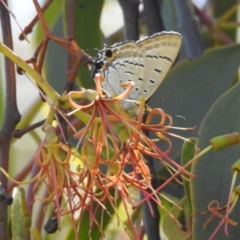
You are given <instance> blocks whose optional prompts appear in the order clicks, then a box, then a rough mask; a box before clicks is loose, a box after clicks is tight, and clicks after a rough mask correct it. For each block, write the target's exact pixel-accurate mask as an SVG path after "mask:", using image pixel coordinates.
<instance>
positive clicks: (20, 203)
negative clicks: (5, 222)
mask: <svg viewBox="0 0 240 240" xmlns="http://www.w3.org/2000/svg"><path fill="white" fill-rule="evenodd" d="M14 191H15V194H14V198H13V203H12V214H11V225H12V239H14V240H25V239H26V235H25V229H26V230H27V231H28V229H29V227H30V225H31V223H30V218H29V216H28V215H27V212H26V211H27V210H26V204H25V197H24V190H23V189H19V188H14Z"/></svg>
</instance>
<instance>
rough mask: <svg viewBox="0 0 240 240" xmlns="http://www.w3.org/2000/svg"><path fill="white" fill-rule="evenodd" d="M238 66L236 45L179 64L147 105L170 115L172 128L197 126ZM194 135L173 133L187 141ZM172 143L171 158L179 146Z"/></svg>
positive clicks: (186, 132) (190, 133) (182, 132)
mask: <svg viewBox="0 0 240 240" xmlns="http://www.w3.org/2000/svg"><path fill="white" fill-rule="evenodd" d="M239 64H240V46H239V45H232V46H227V47H218V48H214V49H211V50H209V51H206V52H205V53H204V54H203V56H202V57H200V58H197V59H192V60H185V61H182V62H181V63H179V64H178V65H177V66H175V67H174V68H173V69H172V70H171V71H170V72H169V74H168V75H167V77H166V79H165V80H164V81H163V83H162V84H161V86H160V87H159V89H158V90H157V91H156V93H155V94H154V95H153V97H152V98H151V99H150V101H149V102H148V105H149V106H150V107H160V108H162V109H163V110H164V111H166V112H167V113H168V114H171V115H172V117H173V121H174V126H179V127H193V126H199V125H200V123H201V121H202V119H203V118H204V116H205V115H206V113H207V112H208V110H209V109H210V108H211V106H212V104H213V103H214V102H215V101H216V100H217V99H218V98H219V97H220V96H221V95H222V94H223V93H224V92H225V91H226V90H227V89H228V88H229V86H230V85H231V82H232V80H233V78H234V76H235V74H236V72H237V70H238V67H239ZM162 99H163V100H164V101H161V100H162ZM175 115H180V116H183V117H184V118H185V119H184V120H183V118H177V117H175ZM197 131H198V129H196V130H194V131H175V133H176V134H179V135H181V136H184V137H186V138H189V137H191V136H194V135H195V136H196V135H197ZM172 142H173V151H172V154H171V156H172V157H174V156H175V155H176V154H179V152H180V151H181V145H182V144H181V143H180V142H179V139H172Z"/></svg>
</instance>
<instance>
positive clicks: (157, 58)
mask: <svg viewBox="0 0 240 240" xmlns="http://www.w3.org/2000/svg"><path fill="white" fill-rule="evenodd" d="M181 42H182V37H181V35H180V34H179V33H176V32H160V33H155V34H153V35H152V36H150V37H146V38H144V39H143V40H139V41H136V42H133V41H126V42H120V43H116V44H114V45H112V46H110V47H107V46H105V47H104V48H103V50H100V51H99V53H98V54H97V56H96V57H95V58H94V60H93V63H92V65H91V67H90V72H91V74H92V75H93V76H94V75H95V74H96V73H100V74H101V75H103V77H104V78H105V81H102V83H101V85H102V88H103V90H104V92H105V93H106V94H107V95H108V96H109V97H114V96H116V95H119V94H121V93H123V92H124V91H125V90H126V88H123V87H122V86H120V84H121V83H124V82H127V81H132V82H134V88H133V90H132V91H131V93H130V94H129V95H128V96H127V98H128V99H131V100H135V101H139V100H140V99H141V98H142V97H144V98H145V100H148V99H149V98H150V97H151V96H152V94H153V93H154V92H155V91H156V90H157V88H158V87H159V85H160V84H161V83H162V81H163V79H164V78H165V76H166V74H167V72H168V71H169V69H170V67H171V66H172V64H173V63H174V61H175V59H176V57H177V55H178V52H179V49H180V46H181ZM122 106H123V108H125V109H126V110H127V111H129V112H135V111H136V110H137V106H136V103H134V102H131V101H123V102H122Z"/></svg>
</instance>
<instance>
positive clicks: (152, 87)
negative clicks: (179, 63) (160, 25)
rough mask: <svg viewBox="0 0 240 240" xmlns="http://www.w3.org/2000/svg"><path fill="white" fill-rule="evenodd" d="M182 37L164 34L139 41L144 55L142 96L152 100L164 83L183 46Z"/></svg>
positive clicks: (138, 44)
mask: <svg viewBox="0 0 240 240" xmlns="http://www.w3.org/2000/svg"><path fill="white" fill-rule="evenodd" d="M181 41H182V38H181V35H180V34H177V33H173V32H162V33H157V34H154V35H152V36H151V37H148V38H145V39H143V40H140V41H138V42H137V43H136V44H137V46H138V47H139V48H140V49H141V50H142V52H143V55H144V67H145V71H144V82H145V85H144V88H143V89H142V95H143V96H144V97H145V98H146V100H147V99H148V98H150V97H151V96H152V94H153V93H154V92H155V91H156V90H157V88H158V87H159V85H160V84H161V83H162V81H163V79H164V78H165V76H166V74H167V72H168V71H169V69H170V67H171V66H172V64H173V62H174V61H175V59H176V57H177V55H178V52H179V48H180V46H181Z"/></svg>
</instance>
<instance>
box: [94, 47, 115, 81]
mask: <svg viewBox="0 0 240 240" xmlns="http://www.w3.org/2000/svg"><path fill="white" fill-rule="evenodd" d="M115 58H116V53H115V52H114V51H113V50H112V49H111V48H108V47H107V46H105V47H104V48H103V50H101V51H99V52H98V54H97V56H96V57H95V58H94V60H93V62H92V64H91V65H90V67H89V70H90V72H91V75H92V76H93V77H94V76H95V74H96V73H100V74H102V75H104V74H103V71H104V70H106V69H107V68H108V67H109V66H110V65H111V63H112V61H113V60H114V59H115Z"/></svg>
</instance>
